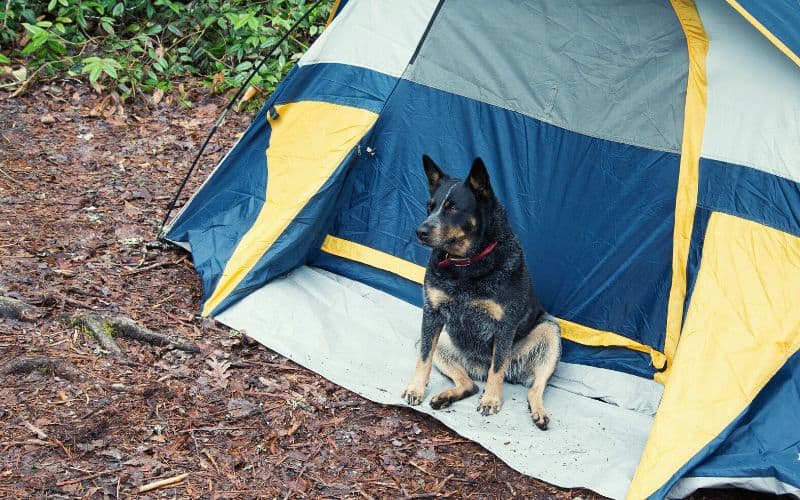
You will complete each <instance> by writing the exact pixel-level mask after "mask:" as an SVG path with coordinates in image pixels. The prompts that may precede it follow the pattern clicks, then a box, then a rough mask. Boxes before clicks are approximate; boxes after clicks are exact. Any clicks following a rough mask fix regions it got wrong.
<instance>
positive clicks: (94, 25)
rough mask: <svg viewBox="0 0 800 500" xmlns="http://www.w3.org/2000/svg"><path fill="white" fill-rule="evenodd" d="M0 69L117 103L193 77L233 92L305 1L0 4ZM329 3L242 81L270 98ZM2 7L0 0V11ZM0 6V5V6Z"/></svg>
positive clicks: (29, 0) (9, 0)
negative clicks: (73, 85) (77, 85)
mask: <svg viewBox="0 0 800 500" xmlns="http://www.w3.org/2000/svg"><path fill="white" fill-rule="evenodd" d="M4 3H5V9H4V10H2V11H0V64H6V65H7V64H11V63H12V62H15V61H20V62H22V63H24V64H25V65H26V66H27V68H28V74H29V75H32V76H35V77H36V78H40V79H48V78H49V79H52V78H55V77H61V76H72V77H82V78H86V80H87V81H89V82H90V83H91V84H92V85H93V86H94V87H95V88H96V89H97V90H99V91H102V90H104V89H107V90H116V91H117V92H119V94H120V95H121V96H122V97H123V98H128V97H136V96H138V95H140V94H141V93H150V92H152V91H153V90H154V89H156V88H159V89H161V90H167V89H168V88H170V86H171V85H172V82H174V81H175V80H176V79H178V78H181V77H185V76H196V77H203V78H204V79H205V80H206V81H207V82H208V83H209V84H210V85H213V87H214V88H216V89H224V88H228V87H237V86H239V85H241V83H242V82H243V81H244V80H245V79H246V78H247V76H248V75H249V73H250V72H251V71H252V68H253V67H254V65H257V64H258V63H259V61H260V60H261V59H262V58H263V56H264V55H265V52H266V51H267V50H268V48H270V47H271V46H273V45H274V44H275V43H276V42H277V41H278V40H279V39H280V37H281V36H282V35H283V34H284V33H285V32H286V31H287V30H288V29H289V27H290V26H291V25H292V24H293V23H294V22H295V21H296V20H297V19H299V18H300V17H301V16H302V14H303V13H305V11H306V10H307V9H308V8H309V7H310V6H311V5H312V4H313V1H306V0H266V1H260V2H259V1H256V2H252V1H250V2H245V1H241V0H231V1H224V0H198V1H186V2H173V1H171V0H155V1H144V0H89V1H80V0H48V1H35V0H5V2H4ZM332 3H333V1H332V0H330V1H325V2H323V3H322V4H321V5H320V6H319V7H318V8H317V9H315V11H313V12H312V13H311V15H310V16H309V17H308V19H306V20H305V21H303V23H301V24H300V26H299V29H298V30H297V31H296V32H295V33H293V34H292V36H291V37H290V38H289V39H288V40H287V41H286V42H284V43H283V44H282V45H281V47H280V49H279V50H278V51H277V52H276V53H275V55H274V56H273V57H272V58H271V59H270V61H268V63H267V64H265V65H264V67H262V69H261V71H260V72H259V74H258V75H256V76H255V77H254V79H253V81H252V83H253V84H254V85H256V86H259V87H261V88H263V89H265V90H266V91H268V92H271V91H272V90H273V89H274V86H275V84H276V83H277V82H278V81H280V80H281V78H283V76H284V75H285V74H286V72H288V70H289V69H290V67H291V64H292V62H293V61H294V60H296V59H297V58H299V56H300V55H301V54H302V53H303V52H304V51H305V50H306V49H307V48H308V44H309V43H310V41H311V40H312V39H313V38H314V37H315V36H316V35H317V34H318V33H319V32H321V31H322V29H323V27H324V24H325V21H326V19H327V16H328V12H329V11H330V6H331V4H332ZM2 4H3V2H0V6H2ZM0 8H1V7H0Z"/></svg>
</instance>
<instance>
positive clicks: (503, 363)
mask: <svg viewBox="0 0 800 500" xmlns="http://www.w3.org/2000/svg"><path fill="white" fill-rule="evenodd" d="M513 339H514V333H513V332H512V331H499V332H497V333H496V334H495V336H494V349H492V364H491V366H490V367H489V373H488V375H487V376H486V385H484V387H483V394H482V395H481V399H480V400H479V401H478V411H479V412H481V414H483V415H494V414H495V413H497V412H498V411H500V408H501V407H502V406H503V380H505V376H506V368H508V362H509V360H510V355H511V344H512V342H513Z"/></svg>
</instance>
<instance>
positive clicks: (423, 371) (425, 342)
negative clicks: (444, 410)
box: [403, 304, 444, 405]
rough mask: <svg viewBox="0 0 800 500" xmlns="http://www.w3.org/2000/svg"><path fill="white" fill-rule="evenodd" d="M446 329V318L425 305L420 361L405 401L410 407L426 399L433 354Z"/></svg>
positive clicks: (404, 394) (404, 396)
mask: <svg viewBox="0 0 800 500" xmlns="http://www.w3.org/2000/svg"><path fill="white" fill-rule="evenodd" d="M443 327H444V317H443V316H442V314H441V313H439V312H438V311H435V310H434V309H433V308H432V307H431V306H429V305H428V304H425V306H424V307H423V308H422V338H421V339H420V343H419V359H417V367H416V368H415V369H414V375H413V376H412V377H411V382H409V384H408V387H406V391H405V392H404V393H403V399H405V400H406V402H408V404H410V405H418V404H420V403H422V401H423V400H424V399H425V387H427V385H428V379H429V378H430V376H431V366H432V365H433V352H434V351H435V350H436V344H437V343H438V342H439V334H440V333H442V328H443Z"/></svg>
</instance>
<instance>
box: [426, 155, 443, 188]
mask: <svg viewBox="0 0 800 500" xmlns="http://www.w3.org/2000/svg"><path fill="white" fill-rule="evenodd" d="M422 166H423V167H425V175H426V176H428V191H429V192H430V193H431V194H433V192H434V191H436V190H437V189H438V188H439V185H440V184H441V183H442V181H443V180H444V179H445V178H446V177H447V176H446V175H445V174H444V172H442V170H441V169H440V168H439V165H437V164H436V163H435V162H434V161H433V160H431V157H430V156H428V155H422Z"/></svg>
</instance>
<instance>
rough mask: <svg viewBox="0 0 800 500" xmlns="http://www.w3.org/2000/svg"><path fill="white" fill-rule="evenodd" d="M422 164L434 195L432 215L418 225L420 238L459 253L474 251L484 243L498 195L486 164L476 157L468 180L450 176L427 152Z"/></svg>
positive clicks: (437, 246) (436, 247)
mask: <svg viewBox="0 0 800 500" xmlns="http://www.w3.org/2000/svg"><path fill="white" fill-rule="evenodd" d="M422 165H423V167H425V175H426V176H427V177H428V191H429V193H430V199H429V200H428V217H427V218H426V219H425V220H424V221H423V222H422V224H420V225H419V226H418V227H417V238H418V239H419V241H420V242H422V243H423V244H425V245H428V246H429V247H432V248H435V249H439V250H443V251H445V252H447V253H449V254H450V255H453V256H456V257H465V256H468V255H470V254H471V253H473V252H475V250H476V247H478V246H479V245H480V244H481V241H482V239H483V236H484V234H485V230H486V224H487V223H488V220H487V219H488V214H489V212H490V205H491V202H492V200H493V199H494V194H493V192H492V187H491V185H490V184H489V174H488V173H487V171H486V165H484V164H483V160H481V159H480V158H475V161H473V163H472V169H470V172H469V176H468V177H467V179H466V180H460V179H454V178H452V177H450V176H448V175H447V174H445V173H444V172H443V171H442V169H440V168H439V166H438V165H436V163H434V161H433V160H431V159H430V158H429V157H428V155H423V157H422Z"/></svg>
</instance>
